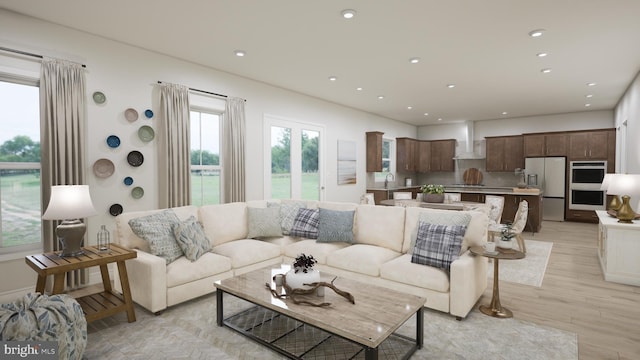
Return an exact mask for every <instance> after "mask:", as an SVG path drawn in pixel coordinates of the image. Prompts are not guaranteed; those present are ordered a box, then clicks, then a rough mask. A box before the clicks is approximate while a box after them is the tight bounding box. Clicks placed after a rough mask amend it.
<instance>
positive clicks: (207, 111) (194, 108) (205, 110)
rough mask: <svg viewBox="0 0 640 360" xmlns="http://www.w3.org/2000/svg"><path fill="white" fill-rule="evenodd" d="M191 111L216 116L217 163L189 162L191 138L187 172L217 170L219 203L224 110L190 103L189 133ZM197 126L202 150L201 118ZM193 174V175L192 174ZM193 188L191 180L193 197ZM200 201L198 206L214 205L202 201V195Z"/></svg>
mask: <svg viewBox="0 0 640 360" xmlns="http://www.w3.org/2000/svg"><path fill="white" fill-rule="evenodd" d="M192 112H197V113H199V114H200V116H202V114H209V115H215V116H217V117H218V147H219V154H218V159H219V160H218V164H219V165H193V164H191V150H192V143H193V139H191V144H189V173H190V174H191V172H192V171H193V170H200V171H206V170H210V171H214V172H215V171H217V172H218V174H219V175H218V176H219V177H220V180H219V183H218V200H219V204H222V203H224V198H223V197H224V192H223V189H222V174H223V171H224V166H223V163H222V122H223V119H224V112H221V111H219V110H217V109H215V108H213V107H205V106H194V105H191V106H189V132H190V133H191V130H192V128H191V127H192V126H193V122H192V119H191V113H192ZM198 124H199V126H200V129H199V131H198V134H199V135H200V142H199V143H200V149H199V150H200V151H201V152H202V135H203V134H202V126H201V124H202V118H200V119H199V123H198ZM200 162H202V156H201V157H200ZM192 176H193V175H192ZM193 188H194V184H193V182H192V183H191V193H192V194H191V197H192V199H193ZM202 189H203V188H201V194H204V191H203V190H202ZM200 200H201V201H200V202H201V204H200V205H198V206H202V205H214V204H209V203H205V202H204V196H201V198H200ZM192 205H193V204H192Z"/></svg>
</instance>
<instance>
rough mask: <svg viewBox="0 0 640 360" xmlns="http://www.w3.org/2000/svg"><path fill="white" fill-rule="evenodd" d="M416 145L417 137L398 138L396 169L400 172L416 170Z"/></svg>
mask: <svg viewBox="0 0 640 360" xmlns="http://www.w3.org/2000/svg"><path fill="white" fill-rule="evenodd" d="M416 145H417V140H416V139H411V138H406V137H401V138H396V170H397V171H398V172H415V171H416Z"/></svg>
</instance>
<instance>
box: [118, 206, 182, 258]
mask: <svg viewBox="0 0 640 360" xmlns="http://www.w3.org/2000/svg"><path fill="white" fill-rule="evenodd" d="M174 225H180V219H178V216H177V215H176V213H174V212H173V210H171V209H166V210H163V211H161V212H159V213H155V214H151V215H147V216H142V217H138V218H134V219H131V220H129V226H130V227H131V230H132V231H133V233H134V234H136V235H138V236H139V237H141V238H143V239H145V240H147V241H148V242H149V248H150V249H151V253H152V254H153V255H156V256H159V257H161V258H164V259H165V260H166V261H167V265H169V264H171V263H172V262H173V261H174V260H175V259H177V258H179V257H180V256H182V255H183V253H182V249H181V248H180V246H179V245H178V242H177V241H176V237H175V235H174V234H173V226H174Z"/></svg>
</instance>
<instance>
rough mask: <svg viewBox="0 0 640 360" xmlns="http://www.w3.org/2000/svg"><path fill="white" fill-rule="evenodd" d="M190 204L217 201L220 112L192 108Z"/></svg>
mask: <svg viewBox="0 0 640 360" xmlns="http://www.w3.org/2000/svg"><path fill="white" fill-rule="evenodd" d="M190 121H191V125H190V126H191V204H192V205H196V206H202V205H209V204H219V203H220V202H221V201H220V189H221V187H220V185H221V184H220V178H221V177H220V171H221V167H220V114H216V113H212V112H206V111H204V110H201V109H198V110H193V109H192V110H191V113H190Z"/></svg>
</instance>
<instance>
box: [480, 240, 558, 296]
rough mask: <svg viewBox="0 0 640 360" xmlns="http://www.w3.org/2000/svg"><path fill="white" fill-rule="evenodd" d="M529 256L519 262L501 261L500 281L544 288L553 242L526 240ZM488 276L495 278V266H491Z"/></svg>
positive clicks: (499, 268)
mask: <svg viewBox="0 0 640 360" xmlns="http://www.w3.org/2000/svg"><path fill="white" fill-rule="evenodd" d="M525 246H526V247H527V255H526V256H525V258H524V259H519V260H501V261H500V265H499V267H498V271H499V276H500V281H508V282H512V283H518V284H524V285H530V286H537V287H540V286H542V280H543V279H544V273H545V271H546V270H547V264H548V263H549V256H550V255H551V248H552V247H553V243H552V242H547V241H536V240H529V239H525ZM487 276H488V277H489V278H491V279H492V278H493V264H489V271H488V274H487Z"/></svg>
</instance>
